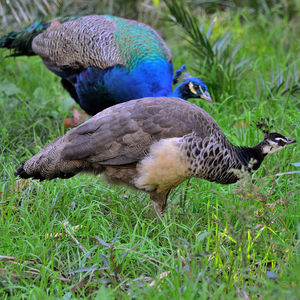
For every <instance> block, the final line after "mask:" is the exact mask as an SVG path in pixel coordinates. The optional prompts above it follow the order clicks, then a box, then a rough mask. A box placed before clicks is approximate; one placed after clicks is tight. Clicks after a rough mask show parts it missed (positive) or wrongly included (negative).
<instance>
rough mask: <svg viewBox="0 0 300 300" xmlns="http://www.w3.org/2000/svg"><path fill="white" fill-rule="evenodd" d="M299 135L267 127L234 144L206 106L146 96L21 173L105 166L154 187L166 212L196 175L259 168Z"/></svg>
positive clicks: (91, 124)
mask: <svg viewBox="0 0 300 300" xmlns="http://www.w3.org/2000/svg"><path fill="white" fill-rule="evenodd" d="M293 142H295V141H294V140H292V139H289V138H286V137H284V136H282V135H280V134H277V133H271V134H268V135H267V136H266V137H265V139H264V140H263V141H262V142H261V143H259V144H258V145H257V146H255V147H252V148H247V147H237V146H234V145H232V144H231V143H230V142H229V141H228V139H227V138H226V136H225V135H224V133H223V132H222V130H221V129H220V127H219V126H218V125H217V123H216V122H215V120H214V119H213V118H212V117H211V116H210V115H209V114H208V113H206V112H205V111H204V110H203V109H201V108H199V107H197V106H195V105H194V104H191V103H189V102H186V101H184V100H181V99H178V98H144V99H138V100H133V101H130V102H126V103H122V104H119V105H116V106H113V107H110V108H108V109H106V110H104V111H103V112H100V113H98V114H97V115H96V116H94V117H92V118H91V119H90V120H88V121H86V122H85V123H83V124H82V125H80V126H78V127H77V128H74V129H72V130H70V131H69V132H68V133H67V134H65V135H64V136H62V137H61V138H59V139H57V140H56V141H54V142H52V143H50V144H49V145H48V146H47V147H46V148H44V149H43V150H41V151H40V152H39V153H37V154H36V155H35V156H33V157H32V158H31V159H29V160H28V161H27V162H25V163H24V164H23V165H22V166H21V167H19V169H18V170H17V171H16V173H15V175H16V176H20V177H22V178H30V177H32V178H34V179H40V180H44V179H47V180H50V179H53V178H56V177H60V178H69V177H72V176H74V175H76V174H77V173H79V172H92V173H94V174H100V173H104V174H105V175H106V177H107V179H109V180H110V181H111V182H113V183H125V184H128V185H130V186H133V187H135V188H137V189H140V190H144V191H147V192H149V193H150V197H151V200H152V201H153V203H154V206H155V209H156V212H157V213H158V214H159V215H160V216H162V211H163V209H164V208H165V207H166V201H167V195H168V193H169V191H170V190H171V189H172V188H173V187H175V186H177V185H178V184H180V183H181V182H182V181H183V180H185V179H187V178H190V177H200V178H203V179H206V180H209V181H214V182H217V183H222V184H230V183H234V182H236V181H237V180H238V177H237V175H236V173H235V172H233V170H232V169H239V170H240V169H242V168H245V169H246V170H249V171H250V169H249V168H250V167H249V163H250V162H251V160H253V161H254V165H253V166H252V170H256V169H257V168H259V166H260V164H261V163H262V161H263V159H264V157H265V156H266V155H267V154H268V153H272V152H275V151H277V150H279V149H281V148H283V147H284V146H286V145H287V144H290V143H293Z"/></svg>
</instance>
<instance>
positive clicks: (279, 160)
mask: <svg viewBox="0 0 300 300" xmlns="http://www.w3.org/2000/svg"><path fill="white" fill-rule="evenodd" d="M215 18H216V20H217V21H216V24H215V26H214V32H212V35H214V34H215V35H219V34H224V32H226V30H227V29H230V30H231V32H232V43H233V45H232V47H233V48H234V47H236V45H237V44H238V43H242V47H241V49H240V50H239V51H238V52H237V54H236V55H237V60H241V59H245V58H247V57H251V56H252V57H253V59H252V61H251V65H250V66H249V67H247V70H245V74H246V76H245V77H243V78H242V79H241V80H240V82H235V86H234V87H233V88H232V89H230V90H231V91H234V93H233V94H228V90H229V89H228V90H227V91H226V92H223V93H222V90H218V91H217V93H216V94H218V95H219V97H218V99H215V103H214V105H209V104H207V103H204V102H200V101H196V103H197V104H199V105H201V106H203V107H204V108H205V109H206V110H207V111H208V112H209V113H210V114H211V115H212V116H213V117H214V118H215V119H216V120H217V122H218V123H219V125H220V126H221V128H222V129H223V130H224V132H225V133H226V134H227V135H228V137H229V139H230V140H231V141H232V142H233V143H235V144H244V145H254V144H256V143H257V142H258V141H259V140H260V139H261V138H262V134H261V133H260V132H259V131H258V130H257V129H255V128H253V127H251V126H249V125H250V124H251V122H254V121H256V120H258V119H259V118H261V117H270V118H272V119H274V122H275V130H276V131H278V132H280V133H283V134H285V135H287V136H290V137H292V138H295V139H298V140H299V132H300V131H299V124H300V122H299V121H300V118H299V98H298V97H299V94H298V95H297V94H295V95H292V93H284V94H282V93H281V92H280V89H279V90H278V89H272V88H273V86H274V85H276V84H277V81H276V80H274V79H273V80H272V74H271V73H272V70H273V71H274V70H275V71H276V70H279V73H278V74H280V72H281V71H282V72H283V74H284V75H285V76H283V78H286V75H287V72H288V70H290V69H291V68H292V64H293V63H295V67H296V70H299V67H300V61H299V50H300V49H299V43H298V41H297V38H296V37H297V35H298V34H299V29H297V26H296V24H295V23H293V22H290V21H288V20H287V19H286V18H279V17H274V16H264V15H262V14H259V15H258V16H255V18H254V17H253V16H252V15H251V13H248V12H247V11H246V10H244V9H243V10H239V11H238V12H237V11H235V13H234V14H231V12H230V11H226V12H218V13H217V14H216V16H215ZM208 21H209V20H208ZM298 25H299V24H298ZM169 26H170V24H169V23H167V24H166V25H165V27H166V29H165V33H166V36H167V37H168V36H169V38H167V42H168V44H169V45H170V46H171V50H172V53H173V56H174V58H175V59H174V62H175V67H179V66H180V65H181V64H183V63H186V64H187V66H188V67H189V66H195V65H197V70H198V73H199V74H200V75H201V77H203V79H204V80H206V78H207V81H209V82H214V79H215V78H212V76H214V74H213V73H212V74H203V73H202V70H201V62H200V61H198V60H197V57H193V56H190V54H189V51H188V44H186V43H185V42H183V41H182V40H180V39H176V38H174V36H173V34H172V35H171V34H170V30H169V29H168V28H169ZM207 26H209V22H207ZM298 28H299V27H298ZM177 30H179V29H177ZM297 30H298V32H297ZM1 54H2V57H4V55H6V54H7V52H6V51H2V52H1ZM0 65H1V77H0V116H1V117H0V131H1V134H0V145H1V156H0V193H1V194H0V295H1V297H0V298H2V299H27V298H28V299H42V298H49V299H57V298H59V299H75V298H97V299H114V298H124V299H125V298H129V299H130V298H136V299H141V298H144V299H163V298H168V299H207V298H209V299H219V298H220V299H233V298H240V299H249V298H259V299H275V298H276V299H297V298H298V296H297V295H299V289H300V287H299V271H300V267H299V244H298V237H299V234H300V229H299V214H298V212H297V208H298V203H299V190H300V188H299V174H291V175H282V176H279V177H276V176H274V175H275V174H276V173H284V172H287V171H295V170H299V169H297V167H295V166H293V165H292V163H296V162H297V161H299V155H297V154H299V143H298V144H295V145H293V146H290V147H288V148H286V149H284V150H283V151H281V152H279V153H275V154H273V155H271V156H270V157H268V158H266V160H265V161H264V163H263V166H262V167H261V168H260V169H259V170H258V172H256V173H255V174H254V176H253V177H252V179H250V178H245V179H244V180H243V181H242V182H240V183H237V184H235V185H231V186H222V185H217V184H214V183H210V182H206V181H203V180H197V179H192V180H191V181H190V183H189V184H188V185H187V183H183V184H182V185H181V186H179V187H177V188H176V189H175V190H174V191H173V192H172V194H171V196H170V199H169V207H168V212H167V214H166V217H165V219H164V222H163V224H157V222H156V219H155V217H154V214H153V211H152V207H151V204H150V201H149V199H148V197H147V196H146V195H145V194H142V193H139V192H135V191H131V190H129V189H127V188H125V187H112V186H108V185H106V184H105V183H104V182H103V181H102V179H101V178H95V177H92V176H88V175H79V176H76V177H74V178H71V179H68V180H54V181H51V182H42V183H39V182H34V181H28V182H27V183H24V182H23V181H19V180H17V179H16V178H14V176H13V173H14V170H15V168H16V167H17V166H18V165H19V164H20V163H21V162H23V161H24V160H26V159H28V158H29V157H30V156H31V155H33V154H34V153H36V152H37V151H38V150H39V149H41V148H42V147H44V145H45V144H46V143H47V142H49V141H50V140H53V139H55V138H56V137H57V136H58V135H61V134H64V132H65V131H66V130H65V129H64V126H63V123H64V118H66V117H67V116H68V114H70V106H71V105H73V102H72V100H71V99H70V98H69V96H68V95H67V94H66V93H65V92H64V91H63V89H62V87H61V86H60V84H59V79H58V78H57V77H55V76H54V75H52V74H51V73H50V72H49V71H48V70H47V69H46V68H45V67H44V66H43V65H42V63H41V61H40V59H39V58H36V57H32V58H18V59H12V58H10V59H4V58H1V59H0ZM275 71H274V72H275ZM194 72H195V71H194ZM298 72H299V71H298ZM191 73H193V72H192V71H191ZM195 75H196V74H195ZM275 75H276V74H275ZM275 77H276V76H275ZM292 78H294V79H295V76H294V77H293V76H292ZM216 88H218V87H216ZM213 90H214V87H213V86H210V91H211V93H212V94H214V91H213Z"/></svg>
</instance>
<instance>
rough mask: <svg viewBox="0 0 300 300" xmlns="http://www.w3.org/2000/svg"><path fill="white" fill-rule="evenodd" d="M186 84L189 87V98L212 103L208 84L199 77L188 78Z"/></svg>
mask: <svg viewBox="0 0 300 300" xmlns="http://www.w3.org/2000/svg"><path fill="white" fill-rule="evenodd" d="M184 84H186V85H187V90H188V93H189V95H190V96H189V98H201V99H204V100H206V101H208V102H212V99H211V97H210V94H209V92H208V89H207V86H206V84H205V83H204V82H203V81H202V80H201V79H199V78H197V77H190V78H188V79H187V80H186V81H185V82H184Z"/></svg>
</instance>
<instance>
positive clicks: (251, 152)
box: [180, 131, 264, 184]
mask: <svg viewBox="0 0 300 300" xmlns="http://www.w3.org/2000/svg"><path fill="white" fill-rule="evenodd" d="M180 149H181V151H182V156H183V157H185V160H186V161H187V162H188V163H189V167H188V170H189V176H190V177H200V178H203V179H206V180H209V181H213V182H217V183H221V184H231V183H235V182H236V181H237V180H238V179H239V178H238V176H237V173H236V172H234V170H242V169H244V170H247V171H250V172H251V171H254V170H257V169H258V168H259V166H260V164H261V163H262V161H263V159H264V156H263V155H262V153H261V147H260V144H259V145H257V146H256V147H253V148H250V147H239V146H234V145H232V144H231V143H230V142H229V141H228V139H227V138H226V136H225V135H224V134H223V132H222V131H214V132H213V131H212V132H211V134H210V135H208V136H207V137H205V138H201V137H200V136H199V135H197V134H196V133H191V134H188V135H185V136H184V137H182V139H181V143H180ZM252 162H253V165H252V166H250V164H251V163H252Z"/></svg>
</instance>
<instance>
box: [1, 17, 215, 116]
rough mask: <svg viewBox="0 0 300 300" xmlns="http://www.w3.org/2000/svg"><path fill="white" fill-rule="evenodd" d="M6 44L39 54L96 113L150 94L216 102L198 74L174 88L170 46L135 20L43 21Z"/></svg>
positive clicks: (4, 43) (6, 39)
mask: <svg viewBox="0 0 300 300" xmlns="http://www.w3.org/2000/svg"><path fill="white" fill-rule="evenodd" d="M0 47H2V48H9V49H14V53H13V54H12V56H18V55H35V54H36V55H39V56H40V57H41V58H42V60H43V62H44V64H45V65H46V66H47V68H48V69H49V70H51V71H52V72H54V73H55V74H56V75H58V76H60V77H61V78H62V80H61V81H62V85H63V87H64V88H65V89H66V90H67V91H68V92H69V93H70V95H71V96H72V97H73V98H74V99H75V101H76V102H77V103H78V104H79V105H80V106H81V107H82V108H83V109H84V110H85V111H86V112H87V113H89V114H91V115H94V114H96V113H97V112H99V111H101V110H103V109H105V108H107V107H109V106H111V105H115V104H118V103H122V102H126V101H129V100H132V99H138V98H143V97H149V96H152V97H159V96H177V97H181V98H183V99H188V98H201V97H202V98H204V99H206V100H208V101H211V98H210V96H209V94H208V92H207V86H206V85H205V84H204V83H203V81H201V80H200V79H198V78H196V77H190V78H187V79H186V80H185V82H183V83H181V84H180V85H179V86H178V87H177V88H176V89H175V90H174V91H172V80H173V64H172V61H171V53H170V50H169V48H168V47H167V45H166V43H165V42H164V40H163V39H162V38H161V37H160V36H159V35H158V33H157V32H156V31H155V30H154V29H152V28H151V27H150V26H147V25H145V24H143V23H140V22H137V21H134V20H128V19H123V18H118V17H114V16H109V15H103V16H98V15H92V16H84V17H70V18H69V19H68V18H63V19H58V20H57V21H53V22H50V23H49V22H48V23H42V22H40V21H37V22H35V23H34V24H32V25H31V26H29V27H27V28H25V29H24V30H23V31H19V32H12V33H10V34H8V35H7V36H5V37H3V38H2V39H0ZM190 84H192V86H191V85H190Z"/></svg>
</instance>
